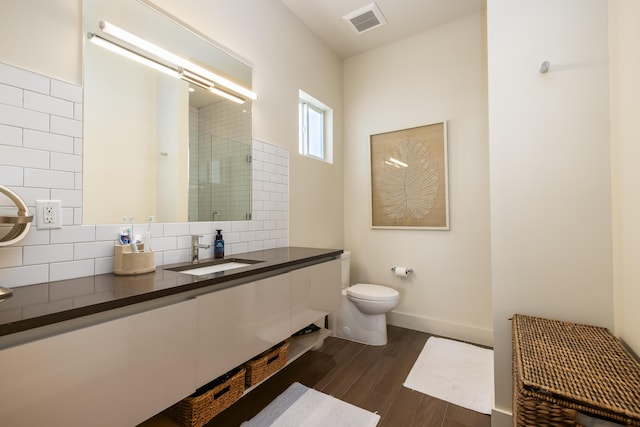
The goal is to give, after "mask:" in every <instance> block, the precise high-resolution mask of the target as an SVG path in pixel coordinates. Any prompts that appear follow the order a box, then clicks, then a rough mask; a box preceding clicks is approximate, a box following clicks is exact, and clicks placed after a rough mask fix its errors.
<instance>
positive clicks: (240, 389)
mask: <svg viewBox="0 0 640 427" xmlns="http://www.w3.org/2000/svg"><path fill="white" fill-rule="evenodd" d="M245 373H246V369H245V368H244V366H240V367H238V368H236V369H234V370H232V371H230V372H228V373H227V374H225V375H223V376H221V377H219V378H217V379H215V380H213V381H211V382H210V383H208V384H206V385H204V386H202V387H200V388H199V389H198V390H197V391H196V392H195V393H194V394H192V395H191V396H189V397H186V398H184V399H182V400H181V401H180V402H178V403H176V404H175V405H173V406H171V407H170V408H168V409H166V410H165V411H164V412H165V414H166V415H167V416H169V417H170V418H172V419H173V420H175V421H176V422H178V423H180V424H181V425H183V426H189V427H202V426H203V425H205V424H206V423H208V422H209V421H211V419H212V418H213V417H215V416H216V415H218V414H219V413H220V412H222V411H224V410H225V409H226V408H228V407H229V406H231V405H232V404H233V403H234V402H235V401H236V400H238V399H240V398H241V397H242V394H243V393H244V377H245Z"/></svg>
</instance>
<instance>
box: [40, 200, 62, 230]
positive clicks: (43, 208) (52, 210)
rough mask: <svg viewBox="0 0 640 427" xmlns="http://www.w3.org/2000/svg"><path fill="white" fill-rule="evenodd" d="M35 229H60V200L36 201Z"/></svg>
mask: <svg viewBox="0 0 640 427" xmlns="http://www.w3.org/2000/svg"><path fill="white" fill-rule="evenodd" d="M36 228H38V229H40V230H47V229H52V228H62V210H61V208H60V200H36Z"/></svg>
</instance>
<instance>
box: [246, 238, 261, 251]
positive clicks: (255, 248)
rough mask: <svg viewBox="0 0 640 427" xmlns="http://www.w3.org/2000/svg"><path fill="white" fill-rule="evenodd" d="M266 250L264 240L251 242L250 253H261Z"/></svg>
mask: <svg viewBox="0 0 640 427" xmlns="http://www.w3.org/2000/svg"><path fill="white" fill-rule="evenodd" d="M263 249H264V242H263V241H262V240H254V241H252V242H249V251H261V250H263Z"/></svg>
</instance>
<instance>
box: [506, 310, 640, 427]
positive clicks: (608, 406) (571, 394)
mask: <svg viewBox="0 0 640 427" xmlns="http://www.w3.org/2000/svg"><path fill="white" fill-rule="evenodd" d="M512 326H513V328H512V332H513V381H514V384H513V425H514V426H517V427H523V426H531V427H542V426H558V427H562V426H578V427H580V426H581V425H580V424H578V423H577V422H576V416H577V413H578V412H581V413H583V414H586V415H588V416H591V417H596V418H601V419H605V420H608V421H612V422H615V423H618V424H623V425H627V426H640V363H639V362H638V361H637V360H636V359H635V358H634V356H633V355H632V354H631V353H629V352H628V351H627V350H626V349H625V348H624V347H623V345H622V344H621V343H620V341H619V340H618V339H617V338H616V337H615V336H613V335H612V334H611V333H610V332H609V331H608V330H607V329H605V328H601V327H597V326H587V325H581V324H575V323H569V322H561V321H557V320H549V319H542V318H538V317H530V316H524V315H519V314H516V315H514V316H513V325H512Z"/></svg>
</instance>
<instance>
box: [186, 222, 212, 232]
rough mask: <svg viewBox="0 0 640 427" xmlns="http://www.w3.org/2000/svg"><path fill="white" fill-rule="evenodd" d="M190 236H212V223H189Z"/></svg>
mask: <svg viewBox="0 0 640 427" xmlns="http://www.w3.org/2000/svg"><path fill="white" fill-rule="evenodd" d="M187 224H189V234H211V231H212V230H211V223H210V222H189V223H187Z"/></svg>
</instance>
